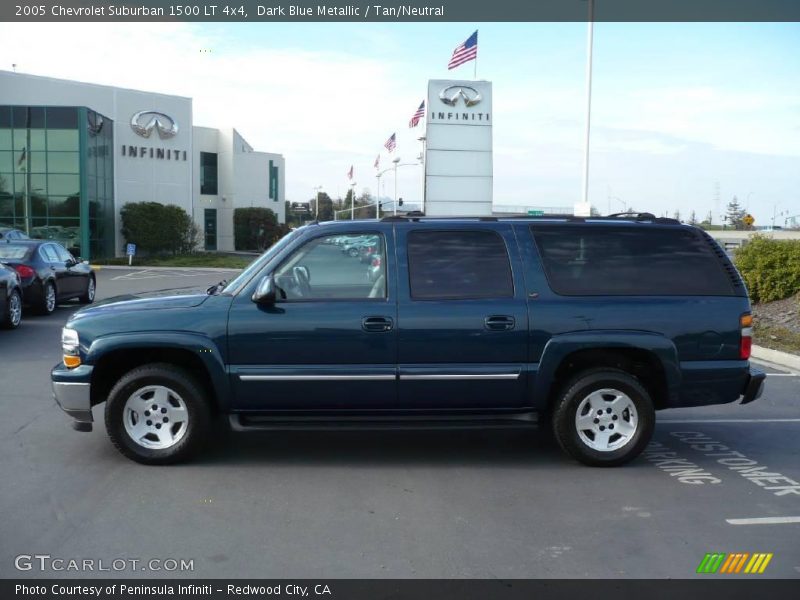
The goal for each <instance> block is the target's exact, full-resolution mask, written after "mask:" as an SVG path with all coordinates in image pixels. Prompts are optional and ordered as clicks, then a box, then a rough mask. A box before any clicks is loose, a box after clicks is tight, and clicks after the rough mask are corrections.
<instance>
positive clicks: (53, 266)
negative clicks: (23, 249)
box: [39, 244, 72, 300]
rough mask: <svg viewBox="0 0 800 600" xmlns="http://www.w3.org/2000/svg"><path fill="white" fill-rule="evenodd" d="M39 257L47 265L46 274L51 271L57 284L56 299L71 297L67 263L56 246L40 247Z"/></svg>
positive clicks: (44, 245)
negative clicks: (59, 254)
mask: <svg viewBox="0 0 800 600" xmlns="http://www.w3.org/2000/svg"><path fill="white" fill-rule="evenodd" d="M39 256H40V257H41V259H42V261H43V262H44V263H45V265H46V268H45V272H47V271H49V272H50V274H52V276H53V279H55V282H56V297H57V299H58V300H62V299H64V298H67V297H69V296H70V294H71V292H70V289H71V285H72V282H71V281H70V278H69V273H68V272H67V265H66V263H65V262H64V261H63V260H61V259H60V258H59V256H58V250H56V246H55V244H43V245H41V246H40V247H39Z"/></svg>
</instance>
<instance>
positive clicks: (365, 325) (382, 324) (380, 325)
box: [361, 317, 394, 332]
mask: <svg viewBox="0 0 800 600" xmlns="http://www.w3.org/2000/svg"><path fill="white" fill-rule="evenodd" d="M392 327H394V321H392V319H391V318H390V317H364V318H363V319H361V329H363V330H364V331H370V332H381V331H391V330H392Z"/></svg>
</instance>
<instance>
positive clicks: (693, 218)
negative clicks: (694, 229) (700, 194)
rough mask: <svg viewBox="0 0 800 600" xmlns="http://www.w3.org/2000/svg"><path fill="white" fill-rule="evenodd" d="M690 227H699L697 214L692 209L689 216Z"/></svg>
mask: <svg viewBox="0 0 800 600" xmlns="http://www.w3.org/2000/svg"><path fill="white" fill-rule="evenodd" d="M689 225H697V214H696V213H695V212H694V209H692V212H691V214H690V215H689Z"/></svg>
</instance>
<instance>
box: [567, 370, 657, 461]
mask: <svg viewBox="0 0 800 600" xmlns="http://www.w3.org/2000/svg"><path fill="white" fill-rule="evenodd" d="M654 427H655V409H654V408H653V401H652V400H651V398H650V394H648V392H647V390H646V389H645V388H644V387H643V386H642V384H641V383H639V381H638V380H637V379H636V378H635V377H633V376H631V375H629V374H628V373H626V372H625V371H621V370H619V369H612V368H598V369H591V370H588V371H584V372H582V373H580V374H578V375H577V376H576V377H574V378H573V379H572V380H571V381H570V382H569V383H568V384H567V385H566V386H565V387H564V391H563V392H562V394H561V395H560V396H559V398H558V399H557V400H556V404H555V407H554V411H553V431H554V433H555V436H556V439H557V440H558V443H559V445H560V446H561V448H562V449H563V450H564V451H565V452H566V453H567V454H569V455H570V456H572V457H573V458H575V459H577V460H579V461H580V462H582V463H584V464H587V465H590V466H596V467H613V466H617V465H622V464H624V463H626V462H628V461H630V460H633V459H634V458H636V457H637V456H638V455H639V454H640V453H641V452H642V450H644V448H645V446H647V444H648V443H649V441H650V438H651V437H652V436H653V429H654Z"/></svg>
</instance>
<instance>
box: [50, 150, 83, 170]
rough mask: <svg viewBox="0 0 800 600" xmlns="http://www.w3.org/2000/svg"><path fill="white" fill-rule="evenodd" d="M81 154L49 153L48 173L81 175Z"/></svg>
mask: <svg viewBox="0 0 800 600" xmlns="http://www.w3.org/2000/svg"><path fill="white" fill-rule="evenodd" d="M80 156H81V155H80V153H79V152H48V153H47V171H48V172H49V173H80Z"/></svg>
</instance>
